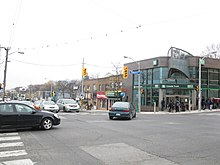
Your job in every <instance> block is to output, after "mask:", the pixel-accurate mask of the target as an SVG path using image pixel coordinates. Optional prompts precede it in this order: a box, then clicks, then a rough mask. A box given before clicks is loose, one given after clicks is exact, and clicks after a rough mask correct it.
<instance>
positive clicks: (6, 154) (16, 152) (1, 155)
mask: <svg viewBox="0 0 220 165" xmlns="http://www.w3.org/2000/svg"><path fill="white" fill-rule="evenodd" d="M21 155H27V152H26V151H25V150H14V151H3V152H0V158H4V157H10V156H21Z"/></svg>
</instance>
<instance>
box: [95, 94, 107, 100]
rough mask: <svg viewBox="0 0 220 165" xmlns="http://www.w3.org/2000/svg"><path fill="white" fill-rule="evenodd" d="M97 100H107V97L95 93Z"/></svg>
mask: <svg viewBox="0 0 220 165" xmlns="http://www.w3.org/2000/svg"><path fill="white" fill-rule="evenodd" d="M97 99H107V97H106V95H104V94H98V93H97Z"/></svg>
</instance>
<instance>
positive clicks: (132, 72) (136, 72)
mask: <svg viewBox="0 0 220 165" xmlns="http://www.w3.org/2000/svg"><path fill="white" fill-rule="evenodd" d="M140 73H141V72H139V71H130V74H140Z"/></svg>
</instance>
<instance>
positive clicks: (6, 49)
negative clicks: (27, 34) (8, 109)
mask: <svg viewBox="0 0 220 165" xmlns="http://www.w3.org/2000/svg"><path fill="white" fill-rule="evenodd" d="M1 48H4V49H5V51H6V56H5V70H4V80H3V97H2V100H3V101H5V93H6V76H7V66H8V56H9V55H11V54H13V53H20V54H24V52H19V51H15V52H12V53H10V54H9V50H10V49H11V48H10V47H0V49H1Z"/></svg>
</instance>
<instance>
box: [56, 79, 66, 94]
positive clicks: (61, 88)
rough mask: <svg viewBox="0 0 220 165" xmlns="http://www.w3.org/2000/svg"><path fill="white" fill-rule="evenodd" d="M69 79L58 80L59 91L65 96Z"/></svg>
mask: <svg viewBox="0 0 220 165" xmlns="http://www.w3.org/2000/svg"><path fill="white" fill-rule="evenodd" d="M68 83H69V82H68V81H67V80H60V81H57V88H58V89H59V91H60V92H61V94H62V95H63V98H64V97H65V92H66V91H67V89H68Z"/></svg>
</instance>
